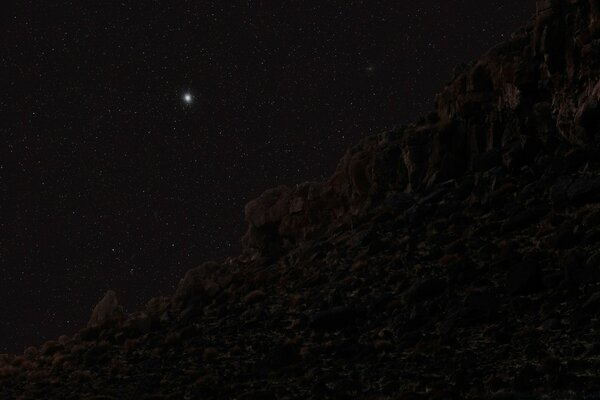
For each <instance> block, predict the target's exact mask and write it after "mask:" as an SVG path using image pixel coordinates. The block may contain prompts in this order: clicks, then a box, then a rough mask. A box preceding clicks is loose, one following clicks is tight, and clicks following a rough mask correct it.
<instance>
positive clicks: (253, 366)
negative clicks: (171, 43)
mask: <svg viewBox="0 0 600 400" xmlns="http://www.w3.org/2000/svg"><path fill="white" fill-rule="evenodd" d="M599 57H600V2H598V1H597V0H589V1H577V0H570V1H567V0H555V1H550V0H545V1H538V12H537V15H536V16H535V17H534V18H533V19H532V20H531V21H530V24H529V25H528V26H526V27H524V28H523V29H522V30H520V31H519V32H516V33H515V34H513V36H512V38H511V39H510V40H509V41H508V42H506V43H504V44H502V45H499V46H497V47H495V48H493V49H492V50H490V51H489V52H488V53H487V54H485V55H484V56H483V57H481V58H480V59H479V60H477V61H476V62H474V63H472V64H471V65H470V66H468V67H467V68H465V69H464V70H462V72H459V73H458V74H457V75H456V76H455V77H454V78H453V79H452V81H451V82H450V83H448V85H447V86H446V87H445V88H444V89H443V91H442V92H441V93H440V94H439V95H438V97H437V101H436V103H437V109H436V111H435V113H433V114H432V115H430V116H429V117H428V118H423V119H421V120H420V121H419V122H418V123H416V124H413V125H408V126H403V127H400V128H398V129H397V130H394V131H391V132H384V133H381V134H379V135H375V136H370V137H367V138H366V139H364V140H363V141H362V142H360V143H359V144H357V145H356V146H354V147H353V148H352V149H350V150H349V151H348V152H347V154H346V155H345V156H344V157H343V158H342V160H341V161H340V163H339V165H338V167H337V169H336V171H335V173H334V174H333V176H332V177H331V178H330V179H329V180H327V181H326V182H322V183H319V182H307V183H303V184H300V185H297V186H296V187H284V186H282V187H278V188H275V189H271V190H268V191H266V192H265V193H264V194H263V195H262V196H260V197H259V198H258V199H256V200H254V201H251V202H250V203H248V205H247V206H246V209H245V211H246V219H247V221H248V224H249V228H248V231H247V233H246V235H245V236H244V238H243V246H244V250H243V254H241V255H239V256H237V257H231V258H228V259H227V260H225V261H223V262H218V263H217V262H207V263H204V264H202V265H201V266H199V267H198V268H196V269H193V270H190V271H189V272H188V273H187V274H186V276H185V277H184V278H183V279H182V281H181V282H180V284H179V286H178V287H177V289H176V291H175V293H174V294H173V296H169V297H159V298H155V299H152V300H151V301H150V302H149V303H148V305H147V306H146V308H145V309H144V310H141V311H139V312H137V313H134V314H129V315H127V314H125V313H123V312H121V311H120V310H119V307H118V303H116V297H115V296H114V293H113V294H108V295H107V298H105V299H104V300H103V302H101V303H100V305H99V306H98V308H97V312H95V314H94V316H92V318H91V321H90V325H89V326H88V327H87V328H85V329H83V330H82V331H80V332H79V333H78V334H76V335H74V336H73V337H67V336H61V337H60V338H58V339H57V340H56V341H50V342H47V343H45V344H43V345H42V346H39V348H38V347H29V348H27V349H26V350H25V352H24V354H23V355H19V356H15V357H13V356H3V357H2V358H0V398H6V399H13V398H19V399H41V398H43V399H197V398H198V399H204V398H206V399H401V398H402V399H404V398H407V399H408V398H423V399H425V398H427V399H453V398H454V399H482V398H495V399H515V398H522V399H530V398H531V399H538V398H540V399H585V398H590V399H591V398H595V397H597V394H598V393H600V351H599V349H600V347H599V345H598V340H599V336H598V331H599V330H600V319H599V318H598V316H599V314H600V312H599V310H600V270H599V268H600V225H599V224H600V147H599V145H600V115H599V114H598V113H599V112H600V109H599V106H598V104H599V101H600V84H598V77H599V74H598V73H599V71H600V58H599Z"/></svg>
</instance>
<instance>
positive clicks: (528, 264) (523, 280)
mask: <svg viewBox="0 0 600 400" xmlns="http://www.w3.org/2000/svg"><path fill="white" fill-rule="evenodd" d="M542 288H543V283H542V275H541V271H540V268H539V266H538V265H537V264H536V263H534V262H532V261H523V262H521V263H518V264H516V265H514V266H512V267H511V268H510V269H509V270H508V272H507V274H506V289H507V291H508V293H509V294H511V295H513V296H516V295H526V294H531V293H535V292H537V291H540V290H542Z"/></svg>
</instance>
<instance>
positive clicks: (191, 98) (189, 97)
mask: <svg viewBox="0 0 600 400" xmlns="http://www.w3.org/2000/svg"><path fill="white" fill-rule="evenodd" d="M183 101H184V102H185V103H186V104H192V103H193V102H194V96H192V94H191V93H189V92H187V93H184V94H183Z"/></svg>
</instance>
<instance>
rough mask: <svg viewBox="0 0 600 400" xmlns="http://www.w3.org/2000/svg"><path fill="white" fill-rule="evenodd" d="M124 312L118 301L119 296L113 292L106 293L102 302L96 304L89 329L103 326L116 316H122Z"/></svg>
mask: <svg viewBox="0 0 600 400" xmlns="http://www.w3.org/2000/svg"><path fill="white" fill-rule="evenodd" d="M122 312H123V310H122V308H121V307H120V306H119V302H118V301H117V294H116V293H115V292H114V291H113V290H109V291H108V292H106V294H105V295H104V297H103V298H102V300H100V301H99V302H98V304H96V307H94V310H93V311H92V316H91V317H90V320H89V322H88V327H91V326H94V325H102V324H104V323H106V322H107V321H109V320H110V319H111V318H113V317H114V316H116V315H119V314H122Z"/></svg>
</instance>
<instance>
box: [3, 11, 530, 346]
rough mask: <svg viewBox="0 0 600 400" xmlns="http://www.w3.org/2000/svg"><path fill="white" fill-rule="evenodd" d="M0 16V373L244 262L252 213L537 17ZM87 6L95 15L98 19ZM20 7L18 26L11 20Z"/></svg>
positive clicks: (392, 121)
mask: <svg viewBox="0 0 600 400" xmlns="http://www.w3.org/2000/svg"><path fill="white" fill-rule="evenodd" d="M15 3H17V4H16V5H5V6H4V7H3V8H4V9H3V12H2V13H1V15H0V29H2V32H1V33H2V34H1V35H0V44H1V46H2V47H1V48H2V51H1V52H0V110H2V111H1V115H2V118H1V120H0V138H1V140H2V145H1V146H0V273H1V274H0V353H1V352H21V351H22V350H23V348H24V347H26V346H27V345H31V344H41V343H42V342H43V341H45V340H49V339H54V338H56V337H58V336H59V335H60V334H63V333H66V334H72V333H74V332H76V331H77V330H78V329H79V328H81V327H82V326H83V325H85V323H86V322H87V319H88V318H89V315H90V312H91V309H92V308H93V307H94V305H95V303H96V302H97V301H98V300H99V299H100V298H101V297H102V295H103V294H104V292H105V291H106V290H108V289H111V288H112V289H114V290H115V291H116V292H117V294H118V296H119V300H120V302H121V303H122V304H123V305H124V307H125V309H126V310H127V311H130V312H131V311H135V310H136V309H138V308H139V307H141V306H142V305H143V304H145V303H146V302H147V301H148V300H149V299H150V298H151V297H154V296H156V295H167V294H170V293H171V292H172V290H173V288H174V286H175V285H176V284H177V282H178V281H179V279H180V278H181V277H182V276H183V274H184V273H185V271H186V270H188V269H189V268H192V267H195V266H197V265H198V264H200V263H201V262H202V261H204V260H210V259H217V260H218V259H223V258H224V257H226V256H229V255H236V254H238V252H239V249H240V245H239V242H240V238H241V236H242V235H243V233H244V231H245V229H246V224H245V223H244V221H243V206H244V204H245V203H246V202H247V201H249V200H250V199H252V198H254V197H256V196H258V195H259V194H260V193H261V192H262V191H263V190H265V189H267V188H270V187H273V186H277V185H280V184H295V183H299V182H302V181H306V180H322V179H325V178H327V177H328V176H329V175H330V174H331V173H332V172H333V170H334V168H335V166H336V164H337V161H338V159H339V158H340V157H341V156H342V155H343V153H344V150H345V149H346V148H347V147H349V146H351V145H353V144H354V143H356V142H357V141H358V140H359V139H360V138H361V137H363V136H365V135H368V134H371V133H377V132H380V131H382V130H385V129H390V128H392V127H394V126H396V125H399V124H401V123H407V122H411V121H413V120H415V119H416V118H417V117H418V116H419V115H423V114H426V113H428V112H429V111H431V110H432V109H433V96H434V94H435V93H436V92H438V91H439V90H440V89H441V88H442V87H443V85H444V83H445V82H447V81H448V80H449V79H450V77H451V75H452V71H453V69H454V67H455V66H456V65H458V64H461V63H463V62H468V61H470V60H472V59H474V58H476V57H477V56H478V55H480V54H481V53H482V52H484V51H485V50H487V49H488V48H490V47H491V46H493V45H494V44H496V43H498V42H501V41H503V40H504V39H505V38H508V36H509V35H510V33H511V32H513V31H514V30H516V29H517V28H518V27H519V26H521V25H523V24H524V23H525V22H526V21H527V20H528V18H530V17H531V16H532V15H533V12H534V1H533V0H531V1H529V0H526V1H522V0H519V1H517V0H502V1H500V0H479V1H477V2H474V1H470V0H444V1H440V0H435V1H434V0H419V1H414V2H413V1H387V0H382V1H371V0H364V1H350V0H345V1H318V2H317V1H306V0H303V1H295V0H291V1H285V2H283V1H272V0H271V1H270V0H254V1H236V0H232V1H213V0H206V1H185V0H181V1H158V0H154V1H145V2H131V1H126V0H123V1H115V2H95V3H94V4H89V5H88V4H86V5H83V4H84V3H82V2H75V1H61V2H54V1H43V2H33V1H31V0H25V1H22V2H15ZM85 3H88V2H85ZM11 7H12V8H11Z"/></svg>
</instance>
